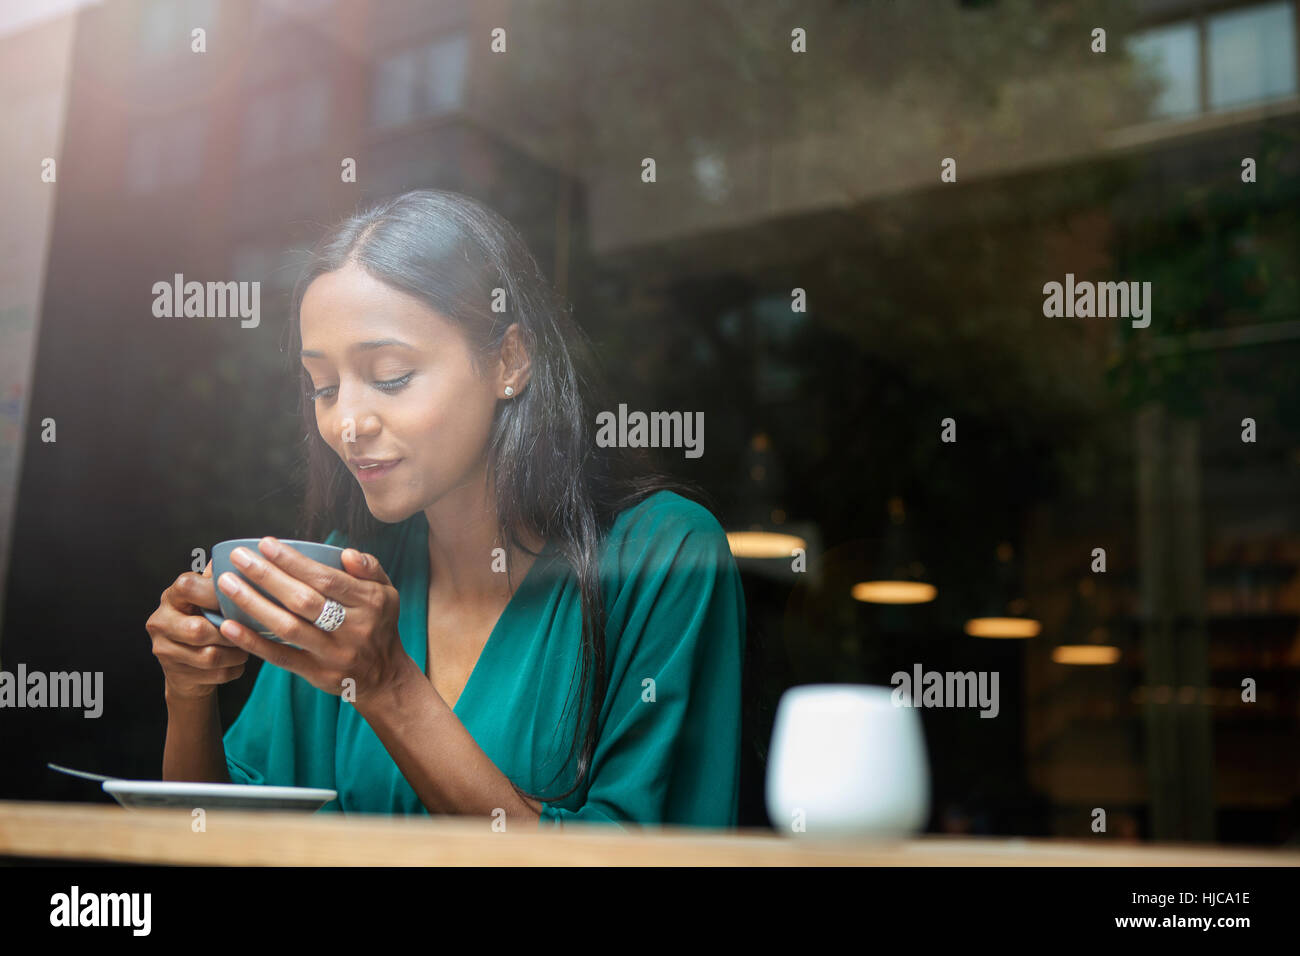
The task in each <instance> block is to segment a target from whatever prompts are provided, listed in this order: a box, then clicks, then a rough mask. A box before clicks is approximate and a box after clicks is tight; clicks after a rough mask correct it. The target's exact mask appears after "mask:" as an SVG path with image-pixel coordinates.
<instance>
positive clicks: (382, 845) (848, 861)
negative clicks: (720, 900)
mask: <svg viewBox="0 0 1300 956" xmlns="http://www.w3.org/2000/svg"><path fill="white" fill-rule="evenodd" d="M206 824H207V829H206V831H205V832H201V833H195V832H193V831H192V830H191V817H190V813H189V811H186V810H126V809H124V808H122V807H117V806H106V805H104V804H78V803H25V802H17V801H0V864H2V863H3V858H4V857H26V858H42V859H49V860H56V859H57V860H64V861H71V860H80V861H105V860H107V861H115V862H119V863H152V864H200V865H218V866H220V865H232V866H248V865H252V866H263V865H265V866H322V865H323V866H348V865H356V866H387V865H397V866H429V865H436V866H444V865H445V866H530V865H544V866H556V865H559V866H567V865H577V866H969V865H973V866H1300V852H1295V851H1281V850H1246V849H1232V848H1223V847H1214V846H1205V847H1201V846H1184V845H1150V844H1119V843H1115V842H1113V841H1109V840H1106V839H1104V838H1098V839H1097V840H1096V841H1095V842H1092V841H1087V840H1082V841H1065V840H1024V839H987V838H975V837H937V836H923V837H919V838H916V839H912V840H903V841H894V842H889V843H872V842H859V841H833V842H831V841H828V842H825V843H820V842H818V841H816V840H812V839H808V838H794V837H789V836H783V835H778V834H776V833H773V832H771V831H767V830H753V829H746V830H735V831H731V832H725V831H704V830H697V829H690V828H661V829H659V830H657V831H644V832H640V833H626V832H620V831H618V830H616V829H614V828H612V827H609V828H607V827H586V828H582V829H579V828H576V827H570V828H569V829H567V830H564V831H555V830H546V831H538V830H536V829H530V830H528V831H526V832H525V831H511V832H506V833H494V832H492V831H491V829H490V828H489V826H488V825H487V824H485V823H484V822H482V821H479V820H468V819H464V818H460V817H435V818H432V819H429V818H425V817H421V818H397V817H370V816H364V817H355V816H350V817H343V816H339V815H336V814H323V815H316V814H302V813H275V812H258V813H249V812H238V813H237V812H222V811H216V810H214V811H209V812H208V814H207V820H206Z"/></svg>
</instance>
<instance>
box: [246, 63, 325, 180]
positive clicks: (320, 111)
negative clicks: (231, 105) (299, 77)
mask: <svg viewBox="0 0 1300 956" xmlns="http://www.w3.org/2000/svg"><path fill="white" fill-rule="evenodd" d="M329 92H330V91H329V87H328V86H327V85H326V83H325V81H324V80H320V79H312V80H307V81H305V82H302V83H298V84H297V85H295V86H290V87H286V88H284V89H279V90H270V91H268V92H265V93H261V94H258V95H257V97H256V98H255V99H253V100H251V101H250V102H249V104H248V110H247V112H245V114H244V133H243V142H242V152H241V155H240V158H241V161H242V162H243V163H244V165H245V166H257V165H259V164H261V163H265V162H269V161H270V160H272V159H274V158H275V157H277V156H283V155H289V154H291V153H294V152H297V151H300V150H307V149H312V148H314V147H317V146H319V145H320V144H321V143H322V142H323V141H324V139H325V132H326V128H327V125H328V122H329Z"/></svg>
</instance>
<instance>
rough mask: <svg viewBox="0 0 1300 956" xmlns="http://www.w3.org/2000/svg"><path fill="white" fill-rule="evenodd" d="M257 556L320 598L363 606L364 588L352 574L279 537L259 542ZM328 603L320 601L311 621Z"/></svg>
mask: <svg viewBox="0 0 1300 956" xmlns="http://www.w3.org/2000/svg"><path fill="white" fill-rule="evenodd" d="M254 557H262V558H264V559H265V560H267V561H268V562H270V563H271V565H272V566H274V567H276V568H279V569H280V570H281V571H283V572H285V574H287V575H289V576H290V577H291V578H293V579H294V580H296V581H300V582H302V583H303V584H305V585H307V586H308V587H309V588H311V589H312V590H313V591H315V592H316V594H317V595H320V596H321V597H327V598H333V599H334V600H336V601H338V602H339V603H340V604H342V605H343V606H344V607H358V606H359V605H360V604H362V603H363V598H362V594H361V588H362V587H363V585H359V584H358V583H357V580H356V578H355V577H353V576H352V575H351V574H348V573H347V572H346V571H340V570H338V569H337V568H331V567H329V566H328V565H324V564H321V563H320V562H319V561H313V560H312V559H311V558H309V557H307V556H306V555H305V554H303V553H302V552H301V551H298V550H296V549H295V548H292V547H290V546H289V545H287V544H285V543H283V542H282V541H278V540H276V539H275V538H270V537H267V538H263V539H262V540H261V541H259V542H258V543H257V553H256V554H254ZM376 563H377V562H376ZM279 596H280V595H278V594H277V595H276V597H279ZM324 604H325V602H324V601H318V602H317V603H316V605H315V609H314V610H313V611H312V615H311V617H309V618H308V620H311V621H314V620H315V619H316V615H318V614H319V613H320V609H321V607H323V606H324Z"/></svg>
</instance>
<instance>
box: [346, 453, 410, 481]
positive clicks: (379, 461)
mask: <svg viewBox="0 0 1300 956" xmlns="http://www.w3.org/2000/svg"><path fill="white" fill-rule="evenodd" d="M348 461H349V463H350V464H351V465H352V467H353V468H354V469H356V472H357V477H358V478H359V479H361V480H362V481H370V480H372V479H375V478H378V477H380V476H381V475H386V474H388V473H389V472H390V471H392V470H393V469H394V468H395V467H397V465H398V464H399V463H401V461H402V459H401V458H350V459H348Z"/></svg>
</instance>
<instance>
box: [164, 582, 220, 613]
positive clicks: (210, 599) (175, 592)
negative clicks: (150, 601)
mask: <svg viewBox="0 0 1300 956" xmlns="http://www.w3.org/2000/svg"><path fill="white" fill-rule="evenodd" d="M160 603H163V604H166V605H168V606H169V607H173V608H175V609H176V610H178V611H180V612H181V613H183V614H193V613H194V610H195V608H200V607H205V608H207V609H208V610H209V611H219V610H221V605H220V604H218V603H217V591H216V588H215V587H214V585H213V584H212V579H211V578H205V577H203V576H202V575H199V574H196V573H194V572H193V571H186V572H184V573H183V574H180V575H178V576H177V578H176V580H175V581H173V582H172V584H171V586H170V587H168V588H167V590H166V591H164V592H163V596H162V601H161V602H160Z"/></svg>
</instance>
